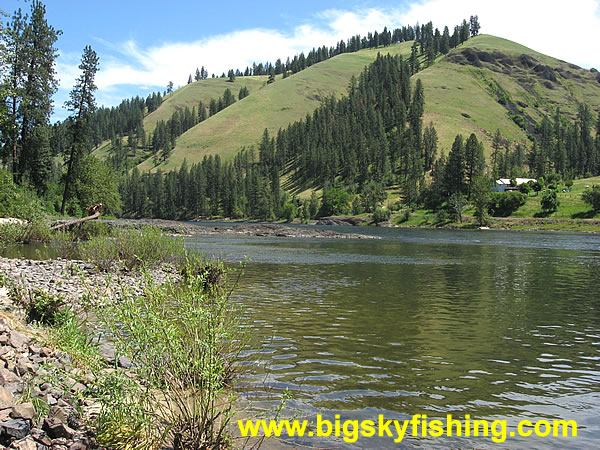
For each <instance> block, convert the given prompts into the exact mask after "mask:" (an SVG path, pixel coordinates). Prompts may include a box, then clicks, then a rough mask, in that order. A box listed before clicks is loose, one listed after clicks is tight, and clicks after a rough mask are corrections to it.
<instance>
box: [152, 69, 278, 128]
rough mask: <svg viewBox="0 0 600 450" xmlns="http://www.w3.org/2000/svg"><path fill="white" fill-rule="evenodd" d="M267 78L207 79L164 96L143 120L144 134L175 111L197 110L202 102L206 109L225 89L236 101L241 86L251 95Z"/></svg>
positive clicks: (167, 118)
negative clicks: (157, 106) (156, 107)
mask: <svg viewBox="0 0 600 450" xmlns="http://www.w3.org/2000/svg"><path fill="white" fill-rule="evenodd" d="M267 78H268V77H267V76H257V77H237V78H236V79H235V81H233V82H230V81H229V78H207V79H206V80H200V81H196V82H194V83H191V84H187V85H185V86H183V87H181V88H179V89H177V90H176V91H174V92H172V93H171V94H169V95H168V96H166V97H165V100H164V101H163V103H162V104H161V105H160V107H159V108H158V109H157V110H156V111H154V112H152V114H148V115H147V116H146V117H145V118H144V129H145V130H146V133H153V132H154V128H155V127H156V124H157V123H158V122H159V121H161V120H164V121H165V122H166V121H167V120H169V119H170V118H171V116H172V115H173V113H174V112H175V111H178V110H182V109H185V107H186V106H187V107H189V108H190V109H192V108H193V107H196V110H197V109H198V104H199V103H200V102H202V103H204V105H205V106H207V107H208V104H209V102H210V100H211V99H213V98H214V99H215V100H217V99H218V98H219V97H221V96H222V95H223V92H225V89H230V90H231V92H232V94H233V95H234V96H235V98H236V99H237V97H238V94H239V92H240V89H241V88H242V87H243V86H246V87H247V88H248V91H249V92H250V94H253V93H255V92H256V91H258V90H259V89H260V88H262V87H263V86H264V85H265V84H266V82H267Z"/></svg>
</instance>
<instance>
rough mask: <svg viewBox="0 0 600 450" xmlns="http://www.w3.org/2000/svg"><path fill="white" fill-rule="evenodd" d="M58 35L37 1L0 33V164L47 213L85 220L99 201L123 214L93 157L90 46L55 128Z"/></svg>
mask: <svg viewBox="0 0 600 450" xmlns="http://www.w3.org/2000/svg"><path fill="white" fill-rule="evenodd" d="M61 34H62V32H61V31H60V30H57V29H55V28H54V27H53V26H52V25H50V24H49V23H48V21H47V18H46V6H45V5H44V4H43V3H42V2H40V1H38V0H33V1H32V2H31V3H30V11H29V13H24V12H23V11H22V10H21V9H18V10H16V11H15V12H14V13H13V14H12V16H11V18H10V20H9V22H8V23H7V24H6V26H5V27H0V38H1V40H0V44H1V45H0V49H1V50H2V51H1V52H0V144H1V146H0V161H1V162H2V166H3V169H5V170H8V171H10V173H11V174H12V177H13V182H14V183H16V184H17V185H20V186H23V187H31V188H33V189H34V190H35V191H36V192H37V194H38V195H39V196H40V197H41V198H42V199H43V200H44V201H45V203H46V204H47V205H48V209H49V210H53V211H60V212H63V213H64V212H71V213H75V214H80V213H81V210H82V209H84V208H86V207H88V206H90V205H91V203H90V202H92V201H93V202H97V201H99V200H98V199H99V198H100V197H102V199H103V200H104V199H105V202H106V206H107V208H108V209H109V210H111V209H112V210H113V211H114V212H118V211H120V198H119V197H118V193H117V186H118V180H117V178H116V177H115V176H114V175H113V174H112V173H111V172H110V170H109V169H108V167H107V166H106V164H104V163H102V162H101V161H98V160H96V159H95V158H92V157H90V156H89V153H90V151H91V149H92V147H93V143H94V129H95V128H96V126H97V125H98V124H97V123H95V122H93V120H94V113H95V112H96V105H95V98H94V92H95V90H96V86H95V84H94V79H95V74H96V71H97V70H98V65H99V61H98V57H97V55H96V53H95V52H94V51H93V49H92V48H91V47H89V46H86V47H85V48H84V50H83V54H82V60H81V64H80V66H79V68H80V70H81V75H80V76H79V77H78V78H77V80H76V83H75V85H74V87H73V90H72V91H71V93H70V95H69V99H68V101H67V102H66V103H65V106H66V107H67V108H68V109H69V111H70V112H71V115H70V117H69V118H68V119H67V120H65V121H64V122H63V123H61V124H55V125H50V117H51V115H52V112H53V100H52V96H53V94H54V93H55V92H56V90H57V86H58V80H57V78H56V58H57V56H58V50H57V48H56V42H57V40H58V38H59V36H60V35H61ZM136 107H137V106H131V107H130V109H132V110H133V109H135V108H136ZM124 122H126V121H124ZM133 123H135V120H134V121H133ZM125 126H127V125H125ZM56 156H62V161H60V160H59V159H58V160H57V159H56ZM115 194H117V195H115Z"/></svg>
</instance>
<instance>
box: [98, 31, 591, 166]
mask: <svg viewBox="0 0 600 450" xmlns="http://www.w3.org/2000/svg"><path fill="white" fill-rule="evenodd" d="M411 45H412V41H411V42H403V43H400V44H395V45H391V46H389V47H385V48H383V47H382V48H378V49H367V50H361V51H358V52H355V53H345V54H341V55H338V56H336V57H334V58H331V59H328V60H326V61H323V62H320V63H318V64H315V65H313V66H311V67H309V68H307V69H305V70H303V71H301V72H299V73H297V74H294V75H292V76H290V77H288V78H285V79H282V78H281V77H280V76H278V77H277V79H276V82H275V83H272V84H267V76H252V77H237V78H236V80H235V81H234V82H233V83H231V82H229V81H227V79H224V78H216V79H207V80H201V81H197V82H194V83H191V84H189V85H186V86H183V87H181V88H180V89H177V90H176V91H175V92H173V93H172V94H170V95H169V96H168V97H166V100H165V101H164V102H163V104H162V105H161V106H160V107H159V108H158V109H157V110H156V111H154V112H153V113H151V114H149V115H148V116H146V117H145V119H144V128H145V130H146V133H152V132H153V131H154V127H155V126H156V123H157V122H158V121H159V120H167V119H168V118H169V117H170V116H171V115H172V114H173V112H175V111H176V110H181V109H183V108H185V107H186V106H188V107H190V108H191V107H193V106H197V105H198V103H199V102H203V103H204V104H207V103H208V102H209V101H210V99H215V98H218V97H219V96H220V95H222V93H223V91H224V90H225V89H226V88H230V89H231V91H232V92H233V93H234V95H237V93H238V91H239V89H240V88H241V87H242V86H246V87H248V89H249V91H250V95H249V96H248V97H246V98H244V99H243V100H242V101H238V102H236V103H235V104H234V105H232V106H230V107H228V108H226V109H224V110H222V111H220V112H219V113H217V114H216V115H214V116H212V117H210V118H208V120H206V121H204V122H202V123H199V124H198V125H196V126H194V127H193V128H191V129H190V130H188V131H187V132H185V133H184V134H183V135H181V136H180V137H179V138H178V139H177V144H176V147H175V149H174V150H173V152H172V154H171V156H170V158H169V159H168V160H167V161H165V162H164V163H162V164H160V165H159V166H158V167H160V168H162V169H163V170H173V169H176V168H178V167H179V166H180V165H181V163H182V162H183V160H184V159H186V160H187V161H188V162H189V163H195V162H199V161H201V160H202V159H203V158H204V156H205V155H217V154H218V155H220V156H221V158H222V159H223V160H231V159H232V158H233V157H234V156H235V155H236V154H237V153H238V152H239V150H240V149H241V148H242V147H249V146H251V145H256V144H257V143H258V141H259V140H260V138H261V136H262V133H263V131H264V129H265V128H266V129H267V130H268V131H269V133H271V134H275V133H276V132H277V131H278V130H279V129H280V128H285V127H286V126H287V125H289V124H290V123H293V122H295V121H297V120H300V119H303V118H304V117H305V116H306V115H307V114H310V113H312V111H314V110H315V109H316V108H317V107H318V106H319V105H320V104H321V102H322V101H323V100H324V99H325V98H327V97H329V96H332V95H334V96H338V97H339V96H340V95H343V94H345V93H346V92H347V89H348V85H349V81H350V78H351V77H352V76H353V75H357V74H359V73H360V72H361V71H362V70H363V68H364V67H365V66H366V65H368V64H369V63H371V62H373V61H374V60H375V57H376V56H377V53H382V54H387V53H389V54H392V55H403V56H404V57H408V55H409V54H410V50H411ZM597 75H598V74H597V73H594V72H591V71H589V70H585V69H582V68H580V67H578V66H575V65H573V64H570V63H567V62H564V61H561V60H558V59H555V58H552V57H550V56H546V55H543V54H541V53H539V52H536V51H535V50H532V49H529V48H527V47H525V46H522V45H520V44H518V43H515V42H512V41H509V40H507V39H502V38H498V37H494V36H490V35H479V36H476V37H473V38H471V39H469V40H468V41H466V42H465V43H463V44H461V45H460V46H459V47H457V48H455V49H453V50H451V51H450V52H449V53H448V54H447V55H445V56H440V57H438V58H437V59H436V61H435V63H434V64H433V65H431V66H430V67H428V68H426V69H424V70H422V71H420V72H418V73H417V74H415V75H414V76H413V81H414V80H416V79H421V80H422V82H423V86H424V89H425V115H424V123H425V124H429V123H430V122H433V124H434V126H435V128H436V130H437V132H438V137H439V140H440V147H441V148H442V150H443V151H445V152H446V153H447V152H448V150H449V148H450V146H451V144H452V141H453V140H454V137H455V136H456V134H458V133H460V134H463V135H465V136H468V135H470V134H471V133H475V134H476V135H477V136H478V138H479V139H480V140H482V141H483V143H484V146H485V148H486V154H489V152H490V147H491V141H492V136H493V133H494V132H495V131H496V130H497V129H498V130H500V132H501V134H502V136H503V137H505V138H507V139H509V140H511V141H513V142H527V132H529V133H531V132H532V131H534V129H535V126H536V124H537V123H538V122H539V121H540V120H541V119H542V117H543V116H544V115H549V116H552V114H554V111H555V109H556V108H557V107H559V108H560V109H561V112H562V113H563V114H565V115H567V116H569V117H571V118H574V117H575V115H576V112H577V104H578V102H586V103H588V104H589V105H590V106H591V107H592V108H593V109H598V108H600V83H599V82H598V81H597ZM105 151H106V147H104V149H103V151H100V152H97V153H96V154H98V155H100V156H102V155H103V154H105ZM139 168H140V170H142V171H147V170H153V169H156V168H157V167H156V166H155V164H154V162H153V160H152V158H148V159H146V160H145V161H143V162H142V163H141V164H140V165H139Z"/></svg>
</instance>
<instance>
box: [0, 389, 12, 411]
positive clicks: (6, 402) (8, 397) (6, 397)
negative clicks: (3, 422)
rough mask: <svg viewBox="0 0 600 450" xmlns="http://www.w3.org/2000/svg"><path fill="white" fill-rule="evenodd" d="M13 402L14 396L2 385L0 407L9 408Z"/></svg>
mask: <svg viewBox="0 0 600 450" xmlns="http://www.w3.org/2000/svg"><path fill="white" fill-rule="evenodd" d="M14 404H15V397H14V396H13V395H12V394H11V393H10V392H9V391H8V390H6V388H4V387H0V408H1V409H4V408H11V407H12V406H13V405H14Z"/></svg>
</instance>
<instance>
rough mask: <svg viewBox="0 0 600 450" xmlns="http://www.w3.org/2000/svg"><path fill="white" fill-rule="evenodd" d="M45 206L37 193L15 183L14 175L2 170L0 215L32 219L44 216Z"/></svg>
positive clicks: (0, 177) (0, 175) (0, 179)
mask: <svg viewBox="0 0 600 450" xmlns="http://www.w3.org/2000/svg"><path fill="white" fill-rule="evenodd" d="M43 211H44V207H43V205H42V202H41V201H40V200H39V198H38V197H37V195H36V194H35V193H34V192H32V191H29V190H28V189H26V188H24V187H21V186H17V185H16V184H14V183H13V180H12V175H11V174H10V173H9V172H7V171H5V170H0V217H15V218H18V219H24V220H27V221H31V220H34V219H39V218H40V217H41V216H42V213H43Z"/></svg>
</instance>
